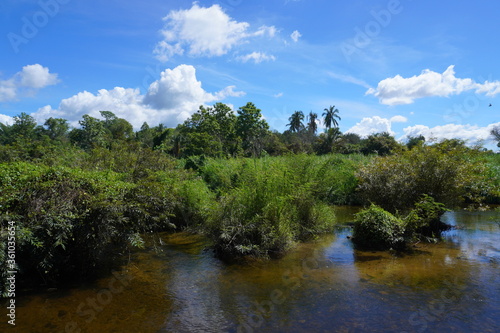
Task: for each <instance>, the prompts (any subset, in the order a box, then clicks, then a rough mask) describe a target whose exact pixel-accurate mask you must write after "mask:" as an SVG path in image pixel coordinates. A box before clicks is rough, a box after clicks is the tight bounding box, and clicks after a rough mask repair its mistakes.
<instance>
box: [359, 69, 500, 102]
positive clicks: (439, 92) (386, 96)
mask: <svg viewBox="0 0 500 333" xmlns="http://www.w3.org/2000/svg"><path fill="white" fill-rule="evenodd" d="M469 90H475V92H476V93H484V94H486V95H488V96H495V95H496V94H498V93H500V81H494V82H488V81H486V82H485V83H483V84H480V83H476V82H474V80H472V79H469V78H465V79H461V78H457V77H456V76H455V70H454V65H451V66H449V67H448V68H447V69H446V70H445V71H444V72H443V73H442V74H440V73H436V72H434V71H431V70H429V69H426V70H424V71H422V73H421V74H420V75H418V76H412V77H410V78H403V77H402V76H400V75H396V76H394V77H392V78H387V79H385V80H382V81H380V82H379V83H378V86H377V88H376V89H373V88H370V89H368V91H367V92H366V95H374V96H376V97H378V98H379V100H380V103H382V104H386V105H398V104H411V103H413V102H414V101H415V99H418V98H423V97H431V96H439V97H447V96H450V95H458V94H461V93H462V92H464V91H469Z"/></svg>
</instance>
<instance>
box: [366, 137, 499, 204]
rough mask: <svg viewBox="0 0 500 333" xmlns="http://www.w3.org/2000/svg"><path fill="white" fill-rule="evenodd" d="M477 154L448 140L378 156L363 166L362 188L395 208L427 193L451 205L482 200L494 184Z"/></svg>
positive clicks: (369, 197)
mask: <svg viewBox="0 0 500 333" xmlns="http://www.w3.org/2000/svg"><path fill="white" fill-rule="evenodd" d="M476 155H477V152H475V151H473V150H471V149H469V148H466V147H465V146H463V145H458V146H457V145H452V144H450V143H449V142H444V143H442V144H435V145H432V146H424V145H419V146H416V147H414V148H413V149H412V150H409V151H405V152H402V153H400V154H396V155H392V156H386V157H377V158H375V159H373V161H372V162H371V163H370V164H368V165H367V166H365V167H362V168H361V169H360V171H359V173H358V177H359V179H360V187H359V189H360V192H361V193H362V194H363V195H364V196H365V198H366V199H367V200H368V201H371V202H373V203H375V204H377V205H380V206H381V207H383V208H384V209H387V210H389V211H391V212H396V211H397V210H408V209H409V208H411V207H413V204H414V203H415V201H416V200H417V199H418V198H420V197H421V196H422V195H424V194H427V195H429V196H431V197H433V198H434V199H436V201H438V202H442V203H444V204H445V205H446V206H450V207H452V206H455V205H457V204H459V203H461V202H463V201H464V200H468V201H470V202H481V200H483V199H484V198H485V197H486V196H487V195H489V194H490V193H491V191H493V190H494V186H493V184H492V182H491V179H487V177H485V175H486V171H487V167H486V166H485V163H484V162H482V161H481V160H480V159H478V158H476Z"/></svg>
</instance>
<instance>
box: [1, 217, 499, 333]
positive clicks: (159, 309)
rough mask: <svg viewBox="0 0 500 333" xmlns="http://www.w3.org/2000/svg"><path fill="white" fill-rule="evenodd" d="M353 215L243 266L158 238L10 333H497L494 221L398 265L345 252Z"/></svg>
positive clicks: (28, 307)
mask: <svg viewBox="0 0 500 333" xmlns="http://www.w3.org/2000/svg"><path fill="white" fill-rule="evenodd" d="M356 211H357V208H355V207H338V208H337V216H338V219H339V221H341V222H342V224H340V225H339V227H338V228H337V230H336V231H335V232H334V233H332V234H329V235H325V236H322V237H320V238H318V239H316V240H315V241H313V242H308V243H303V244H299V245H298V246H297V247H296V248H295V249H294V250H292V251H290V252H289V253H288V254H286V255H285V256H284V257H283V258H280V259H275V260H267V261H266V260H255V261H252V262H248V263H245V264H241V263H233V264H227V263H222V262H221V261H219V260H217V259H216V258H214V257H213V256H212V254H211V253H210V252H209V251H205V248H206V246H207V245H208V243H207V242H206V240H205V239H204V238H203V237H201V236H196V235H192V234H188V233H177V234H173V235H168V234H160V235H159V239H161V241H159V240H157V241H156V247H157V248H158V249H159V250H160V251H155V250H154V249H153V248H154V247H153V246H152V245H151V244H150V245H151V246H149V247H148V248H147V249H146V250H144V251H139V252H137V253H135V254H134V255H133V257H132V258H131V261H130V262H129V263H128V264H127V265H125V266H123V267H122V268H121V270H119V271H117V272H115V273H114V275H111V276H110V277H108V278H105V279H101V280H98V281H96V282H95V283H94V284H91V285H88V286H85V287H80V288H74V289H69V290H61V291H55V292H52V293H41V294H38V295H32V296H26V297H20V298H19V299H18V309H17V310H18V312H17V326H16V329H15V330H14V331H15V332H83V333H85V332H121V333H122V332H405V331H406V332H426V331H446V332H489V331H491V332H496V331H498V329H499V327H500V306H499V302H498V300H499V299H500V289H499V287H498V286H499V285H500V274H498V273H499V272H500V270H499V268H500V267H499V258H500V227H499V224H498V223H496V222H495V221H493V220H492V219H491V218H492V217H494V216H495V215H494V213H493V212H480V213H475V212H465V211H456V212H449V213H447V214H446V215H445V216H444V221H445V222H447V223H450V224H453V225H457V226H460V227H461V228H459V229H454V230H450V231H447V232H446V233H444V234H443V239H444V241H443V242H440V243H437V244H423V243H420V244H418V245H417V248H416V249H415V251H414V252H412V253H407V254H404V255H401V254H395V253H391V252H373V251H359V250H355V249H354V248H353V246H352V244H351V241H350V240H349V239H348V238H347V236H349V235H350V234H351V232H352V229H351V227H350V226H349V222H351V221H352V220H353V214H354V213H355V212H356ZM496 216H497V217H498V214H497V215H496ZM78 329H80V330H78ZM0 331H1V332H4V331H5V332H8V331H9V330H8V328H6V327H5V322H3V323H0Z"/></svg>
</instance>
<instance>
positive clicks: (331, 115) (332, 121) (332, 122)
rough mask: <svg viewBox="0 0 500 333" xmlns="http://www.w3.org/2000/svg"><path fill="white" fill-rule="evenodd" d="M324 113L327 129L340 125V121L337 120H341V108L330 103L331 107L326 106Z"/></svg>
mask: <svg viewBox="0 0 500 333" xmlns="http://www.w3.org/2000/svg"><path fill="white" fill-rule="evenodd" d="M324 111H325V112H324V113H323V123H324V124H325V127H326V128H327V129H330V128H332V126H333V127H339V123H338V121H337V119H338V120H341V119H340V116H339V110H338V109H336V108H335V105H330V107H329V108H325V109H324Z"/></svg>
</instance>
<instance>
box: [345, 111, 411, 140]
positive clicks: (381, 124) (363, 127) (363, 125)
mask: <svg viewBox="0 0 500 333" xmlns="http://www.w3.org/2000/svg"><path fill="white" fill-rule="evenodd" d="M406 121H407V119H406V117H403V116H394V117H392V118H391V119H387V118H382V117H379V116H373V117H367V118H363V119H362V120H361V121H360V122H359V123H357V124H356V125H354V126H353V127H351V128H350V129H348V130H347V131H346V133H356V134H359V135H360V136H362V137H365V136H368V135H370V134H375V133H382V132H387V133H389V134H391V135H394V134H395V133H394V132H393V131H392V129H391V127H392V123H393V122H406Z"/></svg>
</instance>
